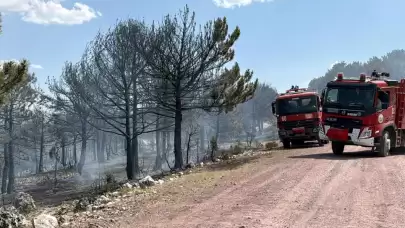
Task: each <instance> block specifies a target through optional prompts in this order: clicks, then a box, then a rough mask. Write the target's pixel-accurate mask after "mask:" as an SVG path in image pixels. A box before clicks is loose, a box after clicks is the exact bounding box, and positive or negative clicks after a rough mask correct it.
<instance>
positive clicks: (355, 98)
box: [325, 86, 375, 108]
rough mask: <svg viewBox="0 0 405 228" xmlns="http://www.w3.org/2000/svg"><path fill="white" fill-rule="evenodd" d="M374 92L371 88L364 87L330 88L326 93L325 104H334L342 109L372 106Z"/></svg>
mask: <svg viewBox="0 0 405 228" xmlns="http://www.w3.org/2000/svg"><path fill="white" fill-rule="evenodd" d="M374 97H375V92H374V90H373V89H371V88H364V87H346V86H340V87H332V88H328V90H327V91H326V97H325V104H326V105H327V104H336V105H339V106H342V107H347V108H351V107H356V108H360V107H364V108H371V107H373V106H374Z"/></svg>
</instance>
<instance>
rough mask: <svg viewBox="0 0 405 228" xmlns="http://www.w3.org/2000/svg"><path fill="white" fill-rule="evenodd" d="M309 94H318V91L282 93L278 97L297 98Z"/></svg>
mask: <svg viewBox="0 0 405 228" xmlns="http://www.w3.org/2000/svg"><path fill="white" fill-rule="evenodd" d="M308 96H318V93H317V92H313V91H305V92H299V93H282V94H280V95H279V96H278V97H277V100H281V99H289V98H296V97H308Z"/></svg>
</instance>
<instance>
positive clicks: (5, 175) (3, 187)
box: [1, 143, 10, 194]
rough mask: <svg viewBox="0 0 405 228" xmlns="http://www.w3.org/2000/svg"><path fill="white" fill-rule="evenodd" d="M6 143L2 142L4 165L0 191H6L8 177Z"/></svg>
mask: <svg viewBox="0 0 405 228" xmlns="http://www.w3.org/2000/svg"><path fill="white" fill-rule="evenodd" d="M7 148H8V144H7V143H5V144H4V167H3V178H2V180H1V193H3V194H4V193H6V192H7V178H8V170H9V164H10V162H9V159H8V149H7Z"/></svg>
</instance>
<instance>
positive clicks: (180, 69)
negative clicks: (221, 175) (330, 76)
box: [0, 6, 277, 193]
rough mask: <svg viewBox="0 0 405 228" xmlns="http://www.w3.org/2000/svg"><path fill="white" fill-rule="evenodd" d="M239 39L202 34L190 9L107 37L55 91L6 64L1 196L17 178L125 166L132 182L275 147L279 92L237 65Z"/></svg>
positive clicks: (229, 33) (69, 68) (56, 80)
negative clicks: (244, 148) (268, 141)
mask: <svg viewBox="0 0 405 228" xmlns="http://www.w3.org/2000/svg"><path fill="white" fill-rule="evenodd" d="M240 35H241V31H240V29H239V28H238V27H236V28H233V29H230V28H229V27H228V23H227V20H226V18H217V19H215V20H212V21H208V22H207V23H206V24H204V25H202V26H200V25H198V24H197V23H196V21H195V13H194V12H191V11H190V10H189V9H188V7H187V6H186V7H185V8H184V9H183V10H181V11H179V13H178V14H175V15H167V16H166V17H164V19H163V20H162V21H160V22H157V23H154V24H146V23H145V22H143V21H140V20H135V19H127V20H122V21H119V22H117V23H116V24H115V25H114V26H112V27H111V28H110V29H109V30H108V31H105V32H99V33H98V34H97V35H96V36H95V38H94V40H93V41H91V42H90V43H88V45H87V46H86V48H85V50H84V51H83V55H82V57H81V59H80V61H78V62H70V61H67V62H66V63H65V64H64V67H63V69H62V70H61V75H60V76H55V77H49V78H48V80H47V86H48V89H49V91H50V92H44V91H43V90H42V89H41V87H40V86H39V85H38V83H37V81H36V80H37V78H36V76H35V74H33V73H31V72H29V67H28V66H29V62H28V61H27V60H21V61H19V62H12V61H10V62H6V63H3V64H2V66H1V68H0V69H1V70H0V84H1V85H2V87H1V88H0V92H1V96H0V98H1V100H0V102H1V107H0V108H1V111H0V112H1V118H0V121H1V129H0V131H1V132H0V137H1V144H2V145H3V146H2V147H1V149H0V150H2V152H1V158H0V159H1V163H0V164H1V176H2V186H1V191H2V193H12V192H14V191H15V190H16V178H18V177H21V176H27V175H28V176H29V175H36V174H41V173H47V172H52V171H55V173H56V170H74V172H76V173H77V174H78V175H81V176H82V178H84V179H91V180H93V179H95V176H97V175H99V176H100V172H103V171H108V170H109V169H114V168H116V167H118V168H119V169H121V170H122V172H123V173H124V174H125V175H124V176H125V178H126V179H128V180H133V179H137V178H141V177H143V176H145V175H147V174H150V173H153V172H160V171H162V170H179V169H182V168H184V167H185V166H186V165H187V164H189V163H191V162H193V163H196V162H199V161H202V160H204V159H205V160H207V159H214V157H215V156H216V154H217V151H218V150H219V149H220V148H221V147H222V146H224V145H225V147H228V146H229V145H232V144H242V142H243V143H245V144H246V143H247V144H252V142H254V141H260V140H261V138H262V139H263V138H272V137H273V138H274V137H275V133H274V127H272V123H273V117H272V115H271V109H270V102H269V101H270V100H272V99H274V98H275V96H276V95H277V92H276V90H275V89H274V88H272V87H271V86H270V85H268V84H263V83H259V82H258V80H257V79H256V80H254V79H253V71H252V70H246V71H244V72H242V71H241V70H240V67H239V65H238V63H237V62H235V61H234V56H235V51H234V49H233V46H234V44H235V42H237V40H238V38H239V36H240ZM260 137H261V138H260ZM227 145H228V146H227ZM55 178H56V177H55Z"/></svg>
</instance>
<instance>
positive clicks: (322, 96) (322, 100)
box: [321, 88, 326, 105]
mask: <svg viewBox="0 0 405 228" xmlns="http://www.w3.org/2000/svg"><path fill="white" fill-rule="evenodd" d="M325 92H326V88H325V89H323V90H322V93H321V105H323V102H324V101H325Z"/></svg>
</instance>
